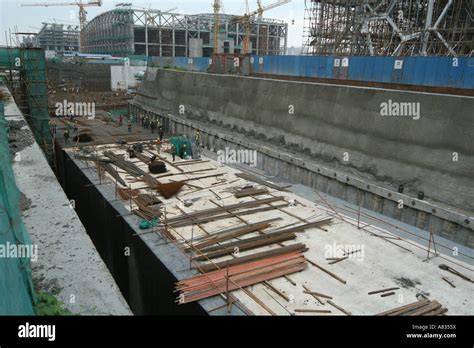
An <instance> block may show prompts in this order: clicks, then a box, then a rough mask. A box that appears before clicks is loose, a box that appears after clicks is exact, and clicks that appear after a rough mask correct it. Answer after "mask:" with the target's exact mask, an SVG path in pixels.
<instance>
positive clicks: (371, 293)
mask: <svg viewBox="0 0 474 348" xmlns="http://www.w3.org/2000/svg"><path fill="white" fill-rule="evenodd" d="M398 289H400V288H386V289H381V290H375V291H371V292H369V293H368V295H374V294H380V293H381V292H387V291H392V290H398Z"/></svg>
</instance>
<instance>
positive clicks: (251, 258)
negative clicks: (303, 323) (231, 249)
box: [199, 243, 307, 285]
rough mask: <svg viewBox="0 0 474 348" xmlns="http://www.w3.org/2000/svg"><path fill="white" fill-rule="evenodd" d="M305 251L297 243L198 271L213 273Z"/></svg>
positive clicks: (214, 264) (219, 263) (303, 247)
mask: <svg viewBox="0 0 474 348" xmlns="http://www.w3.org/2000/svg"><path fill="white" fill-rule="evenodd" d="M306 250H307V249H306V245H304V244H301V243H298V244H293V245H288V246H285V247H281V248H275V249H271V250H267V251H262V252H259V253H254V254H250V255H247V256H241V257H238V258H236V259H232V260H228V261H222V262H218V263H212V264H208V265H204V266H201V267H199V270H200V271H201V272H204V273H205V272H210V271H214V270H216V269H223V268H225V267H226V265H227V263H228V264H229V266H234V265H239V264H243V263H247V262H251V261H256V260H261V259H264V258H267V257H271V256H276V255H283V254H287V253H291V252H295V251H300V252H304V251H306ZM295 284H296V283H295ZM295 284H293V285H295Z"/></svg>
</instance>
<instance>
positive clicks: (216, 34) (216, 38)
mask: <svg viewBox="0 0 474 348" xmlns="http://www.w3.org/2000/svg"><path fill="white" fill-rule="evenodd" d="M212 7H213V9H214V54H216V53H219V26H220V23H219V15H220V14H219V12H220V10H221V2H220V0H214V5H213V6H212Z"/></svg>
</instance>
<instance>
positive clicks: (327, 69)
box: [148, 56, 474, 89]
mask: <svg viewBox="0 0 474 348" xmlns="http://www.w3.org/2000/svg"><path fill="white" fill-rule="evenodd" d="M211 63H212V61H211V58H209V57H200V58H187V57H149V60H148V65H149V66H156V67H161V68H173V69H175V68H178V69H183V70H188V71H201V72H207V71H208V68H209V66H210V65H211ZM250 63H251V72H252V73H253V74H268V75H282V76H296V77H307V78H320V79H336V80H352V81H362V82H375V83H392V84H402V85H415V86H429V87H450V88H462V89H473V88H474V58H470V57H365V56H363V57H362V56H351V57H336V56H253V57H251V58H250Z"/></svg>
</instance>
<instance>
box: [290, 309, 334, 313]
mask: <svg viewBox="0 0 474 348" xmlns="http://www.w3.org/2000/svg"><path fill="white" fill-rule="evenodd" d="M295 313H331V311H330V310H327V309H305V308H304V309H300V308H297V309H295Z"/></svg>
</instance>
